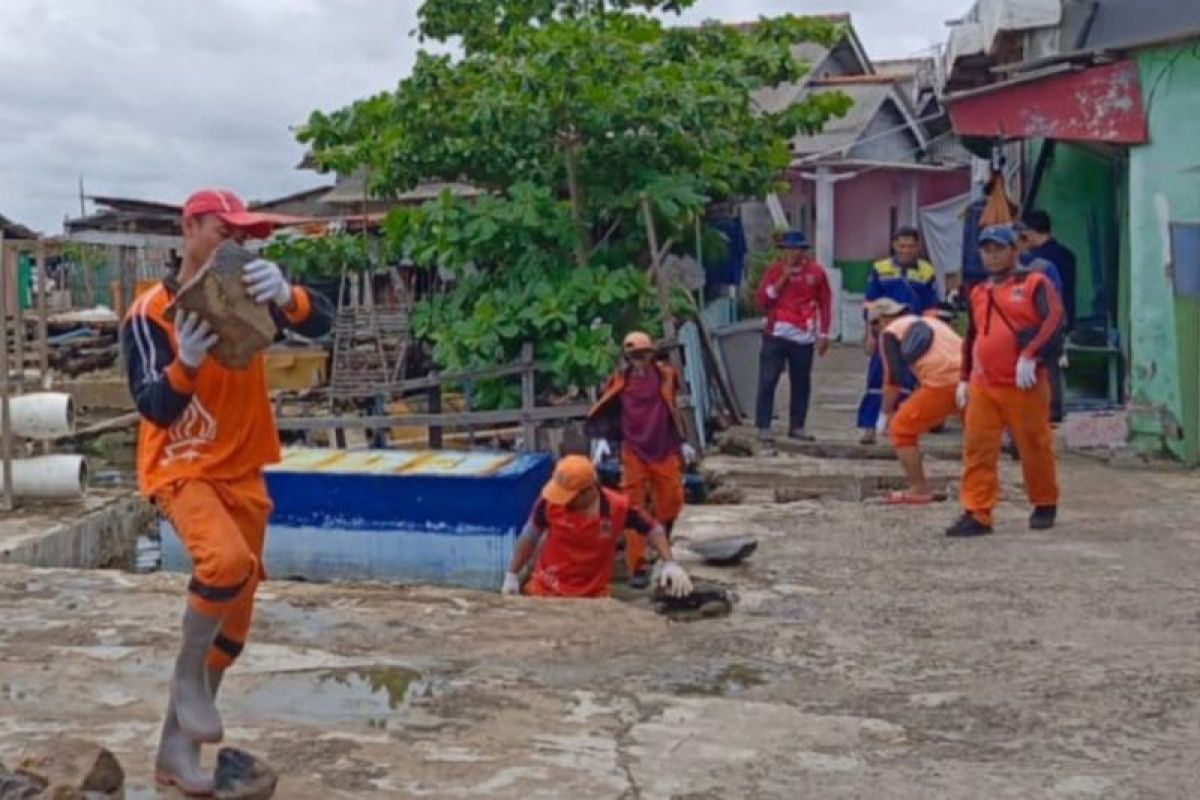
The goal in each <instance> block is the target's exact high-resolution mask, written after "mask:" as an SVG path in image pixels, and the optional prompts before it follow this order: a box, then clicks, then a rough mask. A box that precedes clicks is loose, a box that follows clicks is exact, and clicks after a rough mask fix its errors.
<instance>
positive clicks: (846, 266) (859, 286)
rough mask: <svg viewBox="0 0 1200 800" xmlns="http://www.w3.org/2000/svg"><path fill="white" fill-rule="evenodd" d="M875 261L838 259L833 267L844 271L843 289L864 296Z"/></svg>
mask: <svg viewBox="0 0 1200 800" xmlns="http://www.w3.org/2000/svg"><path fill="white" fill-rule="evenodd" d="M874 263H875V262H873V261H844V260H841V259H838V260H836V261H834V262H833V265H834V266H835V267H837V268H838V269H840V270H841V271H842V288H843V289H845V290H846V291H847V292H858V293H859V294H862V293H863V292H865V291H866V290H867V278H868V277H870V275H871V267H872V265H874Z"/></svg>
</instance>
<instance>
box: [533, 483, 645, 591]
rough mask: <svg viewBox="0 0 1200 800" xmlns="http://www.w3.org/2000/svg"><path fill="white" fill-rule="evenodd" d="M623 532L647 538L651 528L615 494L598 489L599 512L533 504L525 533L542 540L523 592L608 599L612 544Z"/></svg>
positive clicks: (612, 554)
mask: <svg viewBox="0 0 1200 800" xmlns="http://www.w3.org/2000/svg"><path fill="white" fill-rule="evenodd" d="M626 527H629V528H632V529H633V530H636V531H637V532H638V533H641V534H642V535H649V533H650V532H651V531H652V530H653V529H654V527H655V523H654V522H653V520H651V519H650V518H649V517H647V516H646V515H645V514H643V513H642V512H640V511H638V510H637V509H633V508H630V506H629V500H628V498H626V497H625V496H624V495H622V494H619V493H617V492H613V491H610V490H608V489H603V490H602V493H601V499H600V513H599V514H595V515H588V514H585V513H583V512H578V511H569V510H567V508H566V507H565V506H558V505H553V504H550V503H547V502H546V501H544V500H539V501H538V504H537V506H536V507H535V508H534V511H533V516H532V517H531V518H530V521H529V528H531V529H532V530H533V531H535V532H537V533H540V534H542V535H543V536H544V537H545V541H544V542H543V544H542V549H541V552H540V553H539V555H538V560H537V566H535V567H534V570H533V576H532V577H531V578H530V579H529V583H528V584H526V587H525V591H526V592H527V593H528V594H531V595H537V596H543V597H608V595H609V589H608V585H609V584H610V583H612V570H613V559H614V558H615V557H616V552H617V543H618V542H619V541H620V538H621V536H622V535H623V532H624V530H625V528H626Z"/></svg>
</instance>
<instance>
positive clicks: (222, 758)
mask: <svg viewBox="0 0 1200 800" xmlns="http://www.w3.org/2000/svg"><path fill="white" fill-rule="evenodd" d="M278 782H279V776H277V775H276V774H275V771H274V770H273V769H271V768H270V767H269V766H267V764H266V763H265V762H263V761H262V760H261V759H258V758H255V757H254V756H252V755H250V754H249V753H247V752H246V751H245V750H238V749H237V748H234V747H223V748H221V751H220V752H219V753H217V772H216V794H215V795H214V796H215V797H216V800H267V798H269V797H273V796H274V794H275V785H276V784H277V783H278Z"/></svg>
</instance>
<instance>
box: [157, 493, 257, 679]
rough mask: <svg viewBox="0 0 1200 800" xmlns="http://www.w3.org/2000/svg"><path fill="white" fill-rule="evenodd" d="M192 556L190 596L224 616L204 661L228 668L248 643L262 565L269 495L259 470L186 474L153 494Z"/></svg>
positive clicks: (206, 610) (207, 610)
mask: <svg viewBox="0 0 1200 800" xmlns="http://www.w3.org/2000/svg"><path fill="white" fill-rule="evenodd" d="M154 501H155V503H156V504H157V505H158V507H159V509H160V510H161V511H162V513H163V515H164V516H165V517H166V518H167V519H168V520H169V521H170V523H171V526H172V527H173V528H174V529H175V533H176V535H177V536H179V539H180V541H182V542H183V546H184V547H186V548H187V551H188V555H190V556H191V558H192V580H191V582H190V583H189V584H188V602H189V603H190V604H191V606H192V608H194V609H195V610H196V611H198V612H200V613H201V614H204V615H206V616H210V617H215V616H220V617H223V618H224V620H225V621H224V622H223V623H222V625H221V631H220V633H219V634H218V635H217V638H216V640H215V641H214V642H213V647H212V650H211V651H210V652H209V655H208V666H210V667H212V668H213V669H228V668H229V666H230V665H231V664H232V663H233V661H234V659H236V658H237V657H238V656H239V655H240V654H241V652H242V648H243V647H245V645H246V637H247V635H248V634H249V632H250V620H251V617H252V616H253V614H254V593H255V591H256V590H257V589H258V584H259V582H260V581H261V580H263V578H265V577H266V573H265V571H264V570H263V566H262V555H263V545H264V543H265V541H266V532H267V519H268V518H269V517H270V516H271V508H272V506H271V499H270V498H269V497H268V496H267V486H266V483H265V482H264V481H263V477H262V474H261V473H258V472H255V473H252V474H251V475H248V476H247V477H245V478H240V479H238V480H235V481H219V482H218V481H206V480H186V481H176V482H175V483H172V484H170V485H169V486H167V487H166V488H164V489H163V490H162V491H160V492H159V493H158V494H157V495H155V497H154Z"/></svg>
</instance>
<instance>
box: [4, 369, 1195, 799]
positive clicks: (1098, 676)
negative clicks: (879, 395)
mask: <svg viewBox="0 0 1200 800" xmlns="http://www.w3.org/2000/svg"><path fill="white" fill-rule="evenodd" d="M826 381H827V384H826V385H827V386H830V387H832V389H833V390H836V391H839V392H847V391H849V390H848V389H847V388H846V387H847V386H848V384H849V377H846V376H841V377H839V376H836V375H835V376H832V378H830V377H826ZM837 381H841V383H838V382H837ZM827 396H828V395H827V394H822V390H821V389H818V405H820V404H821V403H823V402H825V400H824V398H825V397H827ZM831 402H837V403H842V402H844V401H840V400H839V401H831ZM818 413H819V414H821V415H825V416H824V417H822V418H821V420H820V425H827V426H828V431H829V433H828V434H827V435H829V436H830V437H831V438H832V437H834V436H835V435H841V436H845V437H849V436H851V435H853V433H852V432H845V431H842V430H841V429H837V428H836V426H837V420H838V419H839V418H841V419H844V414H845V412H843V411H838V412H836V414H837V415H840V417H838V416H835V412H833V411H831V410H830V409H828V408H826V409H822V410H820V411H819V412H818ZM851 424H852V423H851ZM803 463H804V462H797V463H796V464H794V465H792V466H794V467H795V468H797V469H802V464H803ZM787 467H788V464H787V463H786V462H785V463H782V464H780V468H782V469H784V470H785V471H786V469H787ZM859 468H861V469H863V470H866V469H867V467H855V466H853V465H832V466H828V465H827V466H826V467H824V469H831V470H847V469H859ZM876 468H878V465H875V466H874V467H872V468H871V469H876ZM814 469H815V468H814ZM1063 477H1064V481H1063V482H1064V492H1065V493H1064V502H1063V509H1062V518H1061V524H1060V526H1059V527H1058V528H1057V529H1056V530H1053V531H1045V532H1033V531H1029V530H1028V529H1027V526H1026V525H1025V516H1026V515H1027V513H1028V509H1027V508H1026V507H1025V506H1024V504H1023V503H1022V502H1020V495H1019V486H1018V484H1017V473H1016V472H1015V471H1014V469H1013V466H1012V465H1006V468H1005V481H1004V492H1005V498H1006V499H1005V502H1004V503H1003V504H1002V506H1001V508H1000V509H999V513H998V527H997V533H996V534H995V535H994V536H991V537H985V538H983V539H980V540H976V541H965V542H964V541H953V540H948V539H946V538H945V537H944V536H942V535H941V529H942V528H943V527H945V525H947V524H948V523H949V522H950V521H952V519H953V517H954V516H955V508H954V504H953V503H946V504H941V505H939V506H935V507H931V508H882V507H878V506H872V505H869V504H865V503H863V502H861V501H858V500H845V499H838V498H834V497H823V498H819V499H813V500H805V501H802V502H795V503H784V504H780V503H774V502H768V501H763V502H755V503H753V504H749V505H743V506H721V507H718V506H698V507H692V508H689V509H687V511H686V514H685V517H684V519H683V520H682V521H681V523H680V525H679V527H678V528H677V532H678V542H679V550H680V554H681V559H682V560H683V561H684V562H685V565H686V566H687V567H688V568H689V569H690V570H692V571H693V572H694V573H695V574H696V575H697V576H698V577H701V578H704V579H708V580H715V581H719V582H722V583H724V584H727V585H730V586H732V587H733V588H734V589H735V591H736V593H737V595H738V604H737V606H736V608H735V610H734V612H733V614H732V615H730V616H728V617H722V618H718V619H713V620H704V621H699V622H691V623H686V624H682V623H671V622H668V621H666V620H665V619H664V618H662V617H660V616H657V615H655V614H654V613H653V612H651V611H650V610H648V608H646V606H645V604H644V603H631V602H622V601H618V600H607V601H546V600H535V599H528V598H502V597H499V596H498V595H494V594H488V593H478V592H467V591H452V590H445V589H429V588H396V587H387V586H336V585H331V586H319V585H311V584H289V583H275V582H273V583H269V584H267V585H265V586H264V587H263V589H262V591H261V605H260V610H259V613H258V615H257V618H256V621H255V629H254V639H253V641H252V642H251V644H250V645H249V647H248V648H247V650H246V653H245V655H244V656H243V658H242V660H241V661H240V662H239V664H238V665H237V667H236V668H235V670H234V671H233V672H231V673H230V675H229V676H228V678H227V679H226V682H225V683H224V684H223V686H222V691H221V703H220V705H221V708H222V710H223V712H224V714H225V720H226V729H227V730H226V744H228V745H231V746H236V747H242V748H244V749H248V750H250V751H251V752H254V753H255V754H257V755H260V756H262V757H264V758H266V759H267V760H268V761H269V762H270V763H271V764H272V765H273V766H274V767H275V768H276V769H277V770H278V771H279V773H280V775H281V784H280V790H279V792H278V794H277V796H278V797H281V798H288V800H310V799H312V800H316V798H521V800H528V799H529V798H547V799H549V798H566V797H572V798H583V799H585V800H586V799H587V798H626V799H627V800H629V799H632V798H645V799H646V800H649V799H650V798H655V799H657V798H663V799H664V800H665V799H667V798H670V799H671V800H716V799H717V798H722V799H724V798H780V799H781V800H783V799H785V798H786V799H788V800H790V799H791V798H797V797H821V798H876V797H880V798H929V797H939V798H941V797H947V798H1032V797H1053V798H1092V797H1104V798H1109V797H1111V798H1127V797H1138V798H1184V797H1192V796H1195V789H1196V787H1197V786H1200V759H1197V757H1196V753H1197V749H1198V745H1200V589H1198V584H1197V578H1196V576H1197V575H1198V574H1200V524H1197V519H1200V479H1198V478H1197V476H1196V475H1194V474H1186V473H1185V474H1180V473H1176V472H1133V471H1114V470H1111V469H1108V468H1106V467H1104V466H1102V465H1099V464H1097V463H1095V462H1092V461H1088V460H1083V459H1074V458H1068V459H1066V460H1065V461H1064V465H1063ZM741 533H750V534H753V535H755V536H757V537H758V538H759V540H760V545H759V549H758V551H757V552H756V553H755V554H754V555H753V556H752V557H751V558H750V559H749V560H748V561H747V562H745V563H743V564H741V565H739V566H737V567H734V568H731V569H719V568H712V567H705V566H703V565H701V564H699V562H698V561H696V560H695V559H694V558H692V557H691V556H690V555H689V553H688V551H687V548H686V545H687V541H688V540H689V539H690V540H693V541H694V540H701V539H708V538H716V537H720V536H728V535H731V534H741ZM184 586H185V581H184V579H183V578H181V577H179V576H172V575H165V574H156V575H150V576H132V575H127V574H121V573H116V572H70V571H56V570H33V569H29V568H25V567H15V566H6V567H0V610H2V612H3V619H4V624H3V626H0V761H4V762H6V763H12V762H13V761H15V760H16V756H17V754H18V753H19V752H20V751H21V750H22V749H24V748H25V747H28V746H30V745H36V743H37V742H38V741H40V740H42V739H44V738H47V737H50V736H53V735H55V734H57V733H60V732H66V733H70V734H72V735H74V736H83V737H86V738H91V739H94V740H96V741H98V742H100V743H102V744H104V745H105V746H107V747H109V748H111V749H112V750H113V751H114V752H115V753H116V754H117V756H118V757H119V758H120V759H121V760H122V762H123V763H124V764H125V766H126V770H127V773H128V774H129V775H130V779H131V781H132V782H133V783H134V787H133V788H132V790H131V791H130V792H129V793H128V795H127V796H128V797H135V798H144V797H155V796H157V795H156V794H155V793H154V792H153V790H152V787H151V786H150V782H149V779H150V776H151V773H150V768H151V764H152V759H153V750H154V744H155V741H156V737H157V733H158V724H159V718H160V715H161V713H162V710H163V707H164V705H165V699H166V687H167V677H168V674H169V672H170V664H171V659H172V657H173V653H174V648H175V646H176V643H177V630H176V628H177V624H178V617H179V615H180V613H181V611H182V602H183V599H182V598H183V593H184ZM214 756H215V753H208V757H209V758H212V757H214Z"/></svg>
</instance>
